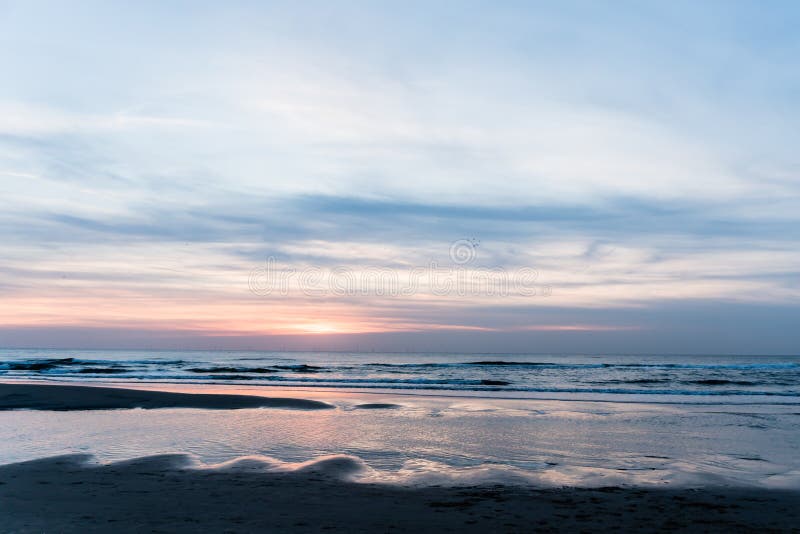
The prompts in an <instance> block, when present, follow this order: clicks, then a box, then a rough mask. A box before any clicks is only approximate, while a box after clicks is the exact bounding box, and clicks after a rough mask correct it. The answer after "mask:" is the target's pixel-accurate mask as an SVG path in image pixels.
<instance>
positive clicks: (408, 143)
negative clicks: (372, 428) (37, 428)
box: [0, 1, 800, 353]
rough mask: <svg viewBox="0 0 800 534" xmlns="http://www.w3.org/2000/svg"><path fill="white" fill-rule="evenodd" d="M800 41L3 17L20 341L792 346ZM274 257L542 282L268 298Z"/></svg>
mask: <svg viewBox="0 0 800 534" xmlns="http://www.w3.org/2000/svg"><path fill="white" fill-rule="evenodd" d="M799 23H800V8H798V7H797V5H796V4H795V3H791V2H770V3H769V4H763V3H757V2H703V3H702V4H701V3H696V2H662V3H655V2H650V3H643V2H613V3H601V2H575V3H559V4H558V5H554V4H545V3H533V2H502V3H498V2H403V3H388V2H387V3H381V2H304V3H302V5H299V4H298V3H291V2H284V3H279V2H270V3H268V2H232V3H225V4H217V3H208V4H203V3H201V2H186V3H181V2H152V3H148V2H141V3H136V4H129V5H123V4H121V3H119V4H118V3H113V2H75V3H63V2H52V3H50V2H4V1H0V79H2V83H0V193H1V194H0V208H1V209H0V246H2V250H3V254H2V255H0V294H2V300H3V302H4V305H3V306H2V310H0V344H3V345H7V346H74V347H85V346H120V347H138V346H147V347H199V348H217V347H231V348H243V347H244V348H298V349H303V348H319V349H337V350H353V349H356V348H361V349H366V348H370V349H371V348H377V349H380V350H406V349H412V350H469V349H470V348H477V349H476V350H490V351H495V352H502V351H534V352H538V351H545V352H571V351H582V352H608V351H610V352H744V353H759V352H764V353H794V352H797V351H798V350H800V334H798V331H800V329H798V326H800V324H798V317H800V314H798V312H799V311H800V307H799V304H800V285H799V284H798V270H800V269H798V265H800V261H798V260H800V247H798V244H800V243H799V241H800V232H799V231H798V229H799V228H800V226H799V225H798V222H800V221H798V218H800V155H798V154H800V151H798V150H797V148H796V147H797V146H800V129H798V128H797V124H800V69H798V68H797V57H798V54H799V53H800V36H798V34H797V32H796V28H797V27H798V24H799ZM464 239H466V240H471V241H470V242H474V243H476V244H478V243H479V246H478V247H476V248H475V250H474V252H475V256H474V258H472V261H471V262H470V263H469V264H468V265H464V266H462V265H454V264H453V262H452V258H450V257H449V255H448V252H449V250H450V247H451V244H452V243H454V242H456V241H458V240H464ZM268 260H271V261H274V262H276V264H277V265H278V266H279V267H280V268H281V269H284V270H285V271H290V270H291V271H296V272H315V273H321V276H323V277H329V276H330V275H331V273H332V272H335V271H333V270H335V269H345V270H347V272H350V273H363V272H365V271H369V270H370V269H391V270H393V271H394V272H397V273H399V274H398V276H400V277H401V278H402V277H406V276H408V274H409V273H410V272H412V271H413V269H415V268H420V267H426V266H430V265H431V264H436V265H437V266H439V267H441V268H449V269H451V270H456V271H458V272H462V271H463V272H466V273H467V274H469V273H474V272H475V271H480V270H488V269H492V270H494V271H495V272H498V271H502V272H504V273H507V274H508V275H509V276H512V277H513V276H516V274H517V273H519V272H521V271H520V270H521V269H535V271H536V273H537V278H536V285H537V287H538V289H539V292H538V294H537V295H535V296H530V295H519V294H504V295H486V294H471V295H459V294H445V295H441V294H434V293H435V292H433V291H432V290H431V288H430V287H425V286H424V284H423V286H421V287H419V288H418V290H417V291H414V292H413V294H410V295H399V296H398V295H388V296H387V295H380V294H375V292H374V291H367V290H365V291H364V292H363V293H364V294H361V293H359V294H358V295H332V294H325V295H319V294H314V295H309V294H307V293H308V292H304V291H303V290H302V288H300V287H292V288H291V290H290V291H288V292H286V293H285V294H280V295H278V294H274V293H273V294H270V295H263V294H254V293H253V291H252V290H251V288H250V287H249V286H248V280H249V278H250V277H252V273H253V272H254V270H257V269H259V268H261V266H263V265H264V264H265V262H266V261H268ZM545 288H547V291H544V289H545Z"/></svg>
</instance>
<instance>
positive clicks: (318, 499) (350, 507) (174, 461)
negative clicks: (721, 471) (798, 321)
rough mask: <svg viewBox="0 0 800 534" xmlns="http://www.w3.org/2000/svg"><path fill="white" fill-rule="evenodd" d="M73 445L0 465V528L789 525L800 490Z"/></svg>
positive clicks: (798, 515)
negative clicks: (540, 482)
mask: <svg viewBox="0 0 800 534" xmlns="http://www.w3.org/2000/svg"><path fill="white" fill-rule="evenodd" d="M89 460H90V457H87V456H85V455H70V456H58V457H52V458H45V459H40V460H33V461H28V462H22V463H16V464H8V465H4V466H0V502H2V503H3V504H4V506H3V509H4V512H3V514H1V515H0V529H2V530H5V531H14V532H41V531H57V532H100V531H108V530H112V529H113V530H114V531H119V532H134V531H142V530H164V531H169V532H196V531H197V530H199V529H200V530H209V531H222V530H224V531H226V532H251V531H255V530H278V529H281V530H285V529H294V530H296V531H301V532H304V531H315V532H317V531H319V530H329V531H347V532H374V531H388V530H392V529H400V530H404V531H406V530H407V531H410V530H414V531H420V532H442V531H447V530H453V531H459V532H487V531H490V532H491V531H504V532H517V531H520V532H521V531H530V530H531V529H535V530H539V531H580V530H585V529H591V530H607V529H613V528H620V529H623V530H646V531H651V532H653V531H655V532H662V531H663V532H668V531H675V530H676V529H677V530H684V531H711V532H725V531H731V530H744V529H747V530H758V531H764V530H772V531H791V530H793V529H796V528H797V525H798V524H800V506H798V504H800V493H798V492H796V491H787V490H763V489H746V488H725V487H706V488H702V489H661V488H657V489H646V488H637V487H620V486H607V487H601V488H593V489H591V488H531V487H520V486H506V485H478V486H467V487H425V488H408V487H400V486H391V485H385V484H372V483H354V482H350V481H348V480H347V477H348V475H349V474H350V473H351V471H352V468H353V466H352V465H350V464H348V463H347V462H346V461H342V460H336V459H332V460H329V461H327V462H325V461H323V462H318V463H316V464H314V465H311V466H307V467H304V468H300V469H297V470H295V471H292V472H269V471H264V470H263V469H260V468H259V467H258V465H257V463H254V462H252V461H250V462H248V461H247V460H246V459H245V460H244V461H240V462H237V463H235V464H233V465H227V466H217V467H214V468H196V467H192V466H190V465H187V464H186V463H185V462H184V461H181V459H180V456H176V455H161V456H151V457H145V458H138V459H134V460H129V461H123V462H118V463H112V464H105V465H94V464H91V463H90V462H89Z"/></svg>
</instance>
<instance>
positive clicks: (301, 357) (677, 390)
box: [0, 350, 800, 402]
mask: <svg viewBox="0 0 800 534" xmlns="http://www.w3.org/2000/svg"><path fill="white" fill-rule="evenodd" d="M0 378H1V379H25V380H57V381H76V382H97V381H102V382H115V383H140V382H156V383H158V382H161V383H209V384H240V385H241V384H247V385H248V386H264V387H269V386H296V387H303V388H311V387H324V388H337V389H358V390H395V391H396V390H408V391H409V392H426V391H427V392H448V391H450V392H452V391H462V392H481V393H482V394H484V395H486V396H505V395H506V394H515V395H517V396H523V397H524V396H526V395H529V394H546V393H552V394H557V395H581V396H583V397H591V396H598V395H601V396H602V397H603V398H604V399H610V398H611V399H613V398H618V399H625V398H629V397H630V396H632V395H638V396H641V395H657V396H660V397H661V398H666V399H668V400H673V401H678V399H679V398H684V399H686V398H695V399H697V398H698V397H714V398H717V397H721V396H725V397H740V399H739V400H743V399H741V397H753V398H754V399H755V398H759V399H761V400H763V399H764V398H770V399H771V401H773V402H782V401H800V398H799V397H800V357H799V356H757V355H754V356H714V355H692V356H689V355H680V356H674V355H673V356H670V355H660V356H655V355H639V356H637V355H599V356H598V355H540V354H440V353H413V354H405V353H403V354H393V353H325V352H234V351H207V352H204V351H118V350H0Z"/></svg>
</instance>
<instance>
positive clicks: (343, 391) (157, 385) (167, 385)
mask: <svg viewBox="0 0 800 534" xmlns="http://www.w3.org/2000/svg"><path fill="white" fill-rule="evenodd" d="M17 384H24V385H32V386H39V385H41V386H70V387H76V388H108V389H125V390H132V391H156V392H174V393H187V394H192V395H195V394H205V393H202V392H204V391H221V392H227V391H234V392H242V393H234V394H235V395H242V396H253V397H262V398H270V397H269V394H270V393H271V392H280V393H281V394H289V395H290V396H291V398H300V397H298V396H293V395H294V394H295V393H297V392H302V393H306V394H307V395H305V396H311V397H331V396H346V397H360V396H364V397H370V396H383V397H411V398H414V397H416V398H422V399H443V400H452V399H457V400H458V399H460V400H485V401H515V402H527V401H533V402H565V403H573V402H574V403H597V404H619V405H637V404H638V405H655V406H734V407H736V406H800V398H799V397H794V396H787V397H786V398H794V399H797V402H780V401H778V402H776V401H774V400H771V399H774V397H767V398H766V399H764V400H758V401H738V399H733V400H735V401H734V402H732V399H731V398H730V397H725V398H720V399H715V400H714V401H711V400H709V401H699V400H696V398H697V396H690V397H689V398H690V399H692V400H688V399H687V400H659V399H650V398H643V397H642V396H641V395H635V394H631V395H630V396H631V397H635V398H631V399H627V400H621V399H619V398H608V397H604V398H585V397H578V396H564V397H553V396H507V395H502V394H501V395H497V393H502V392H492V393H494V394H492V395H487V394H481V393H480V392H474V393H470V392H466V391H462V392H458V393H457V392H447V393H445V392H441V391H435V390H425V389H420V390H396V389H378V388H376V389H372V390H370V389H364V388H357V389H353V388H348V387H334V386H314V387H309V386H295V385H268V386H265V385H255V384H239V383H234V384H231V383H213V382H188V381H180V382H177V381H176V382H165V381H137V382H127V381H113V380H97V381H91V382H89V381H80V382H79V381H69V380H59V379H41V380H33V379H29V378H22V379H8V378H0V388H1V387H2V386H5V385H17ZM214 394H215V395H230V394H231V393H214ZM0 395H2V393H0ZM593 396H595V397H597V395H593ZM767 399H770V400H767ZM737 401H738V402H737ZM174 407H178V406H174ZM0 409H2V408H0Z"/></svg>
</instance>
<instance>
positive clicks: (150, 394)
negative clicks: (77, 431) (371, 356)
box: [0, 383, 333, 411]
mask: <svg viewBox="0 0 800 534" xmlns="http://www.w3.org/2000/svg"><path fill="white" fill-rule="evenodd" d="M125 408H205V409H214V410H231V409H237V408H295V409H302V410H318V409H325V408H333V406H332V405H330V404H328V403H325V402H320V401H315V400H305V399H284V398H274V397H259V396H257V395H225V394H219V395H218V394H209V393H171V392H167V391H150V390H138V389H122V388H107V387H92V386H55V385H45V384H8V383H0V410H15V409H28V410H59V411H66V410H113V409H125Z"/></svg>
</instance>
